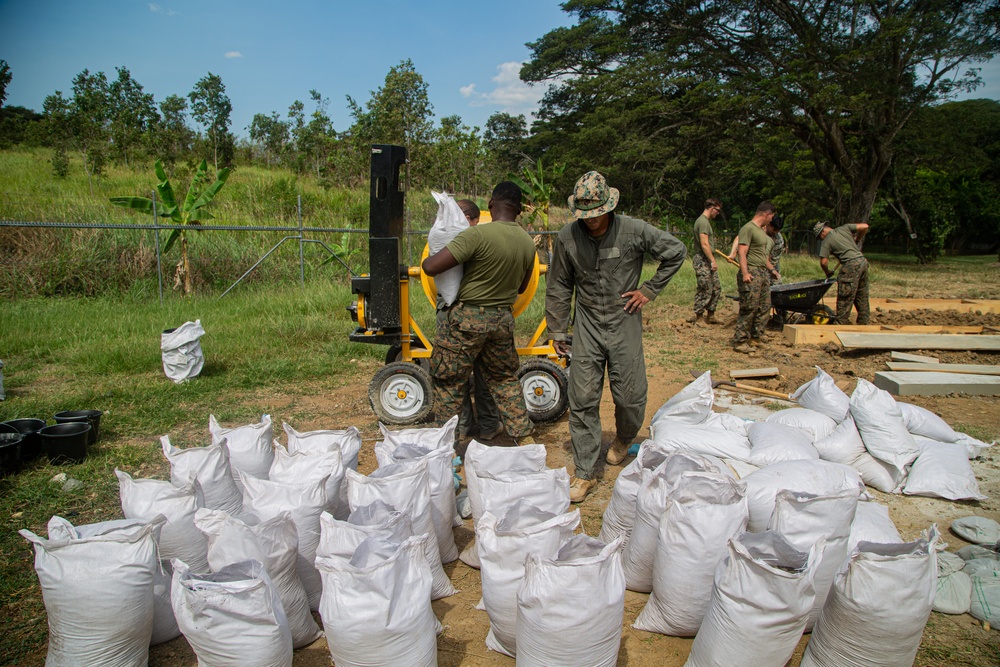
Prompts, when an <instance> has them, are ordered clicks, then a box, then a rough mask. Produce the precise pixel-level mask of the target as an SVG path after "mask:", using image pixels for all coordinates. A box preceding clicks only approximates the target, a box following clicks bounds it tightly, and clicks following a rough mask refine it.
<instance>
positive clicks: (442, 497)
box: [375, 440, 458, 563]
mask: <svg viewBox="0 0 1000 667" xmlns="http://www.w3.org/2000/svg"><path fill="white" fill-rule="evenodd" d="M375 458H376V459H377V460H378V464H379V467H384V466H388V465H392V464H395V463H398V464H401V465H403V466H413V465H416V464H418V463H420V462H421V461H423V462H424V463H425V464H426V466H427V479H428V482H429V484H430V493H431V506H430V511H431V519H432V521H433V522H434V534H435V539H437V543H438V550H439V552H440V554H441V562H442V563H450V562H452V561H455V560H458V547H457V546H455V534H454V532H453V530H452V529H453V526H454V519H455V483H454V480H455V474H454V469H453V467H452V460H453V459H454V458H455V450H454V448H453V447H452V446H451V444H450V443H449V444H446V445H444V446H441V445H440V444H438V445H437V448H436V449H432V448H431V447H430V446H428V445H424V444H418V443H413V444H410V443H405V444H401V445H396V444H394V443H393V441H391V440H385V441H383V442H379V443H376V445H375Z"/></svg>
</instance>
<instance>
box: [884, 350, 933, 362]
mask: <svg viewBox="0 0 1000 667" xmlns="http://www.w3.org/2000/svg"><path fill="white" fill-rule="evenodd" d="M889 358H891V359H892V360H893V361H908V362H911V363H914V364H936V363H938V362H939V361H941V360H940V359H938V358H937V357H925V356H924V355H922V354H911V353H909V352H896V351H892V352H890V353H889Z"/></svg>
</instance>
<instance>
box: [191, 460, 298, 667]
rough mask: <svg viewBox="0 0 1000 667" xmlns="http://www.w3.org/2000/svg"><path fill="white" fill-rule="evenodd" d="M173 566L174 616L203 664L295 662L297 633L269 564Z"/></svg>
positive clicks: (237, 666) (283, 665)
mask: <svg viewBox="0 0 1000 667" xmlns="http://www.w3.org/2000/svg"><path fill="white" fill-rule="evenodd" d="M247 479H252V478H250V477H248V478H247ZM172 565H173V568H174V583H173V598H172V601H173V605H174V615H175V616H176V617H177V624H178V625H179V626H180V628H181V632H183V633H184V638H185V639H186V640H187V642H188V644H190V645H191V648H192V649H194V652H195V655H197V656H198V664H199V665H211V666H212V667H291V664H292V634H291V631H290V630H289V628H288V620H287V619H286V618H285V612H284V610H283V609H282V607H281V600H280V599H279V598H278V594H277V592H276V591H275V590H274V584H273V583H272V582H271V579H270V577H268V576H267V572H266V571H265V570H264V566H263V565H261V564H260V563H259V562H257V561H254V560H248V561H243V562H241V563H236V564H234V565H229V566H226V567H225V568H223V569H222V570H220V571H219V572H216V573H214V574H194V573H192V572H190V571H189V570H188V567H187V566H186V565H185V564H184V562H183V561H179V560H176V559H175V560H174V561H173V563H172Z"/></svg>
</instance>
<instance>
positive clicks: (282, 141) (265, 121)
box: [247, 111, 289, 165]
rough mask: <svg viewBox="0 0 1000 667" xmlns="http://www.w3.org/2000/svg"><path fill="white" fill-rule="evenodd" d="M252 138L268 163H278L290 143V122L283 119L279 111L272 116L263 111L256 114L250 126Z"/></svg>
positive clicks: (272, 113)
mask: <svg viewBox="0 0 1000 667" xmlns="http://www.w3.org/2000/svg"><path fill="white" fill-rule="evenodd" d="M247 129H248V130H249V132H250V140H251V141H252V142H254V143H255V144H256V145H257V147H258V148H259V149H260V151H261V153H263V155H264V160H265V161H266V162H267V164H269V165H271V164H276V163H277V162H279V161H280V160H281V157H282V155H283V154H284V152H285V148H286V147H287V145H288V140H289V132H288V122H287V121H283V120H281V118H280V117H279V116H278V112H277V111H272V112H271V115H270V116H267V115H265V114H262V113H258V114H254V117H253V120H252V121H251V122H250V127H248V128H247Z"/></svg>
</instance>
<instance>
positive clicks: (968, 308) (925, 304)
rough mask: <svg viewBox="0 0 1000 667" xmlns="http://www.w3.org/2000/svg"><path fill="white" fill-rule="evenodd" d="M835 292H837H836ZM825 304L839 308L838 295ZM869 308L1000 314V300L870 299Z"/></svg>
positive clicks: (825, 301)
mask: <svg viewBox="0 0 1000 667" xmlns="http://www.w3.org/2000/svg"><path fill="white" fill-rule="evenodd" d="M834 292H835V290H834ZM823 303H824V304H826V305H827V306H830V307H831V308H833V309H834V310H836V308H837V296H836V294H835V293H834V294H830V295H828V296H826V297H824V298H823ZM868 306H869V307H870V308H871V309H872V310H873V311H874V310H875V309H876V308H881V309H882V310H922V309H926V310H938V311H942V310H955V311H958V312H960V313H974V312H976V311H977V310H978V311H979V312H981V313H993V314H996V313H1000V300H997V299H902V298H893V299H874V298H870V299H868Z"/></svg>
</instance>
